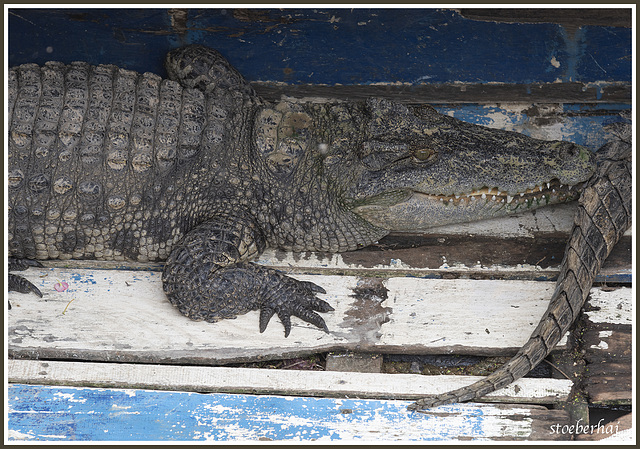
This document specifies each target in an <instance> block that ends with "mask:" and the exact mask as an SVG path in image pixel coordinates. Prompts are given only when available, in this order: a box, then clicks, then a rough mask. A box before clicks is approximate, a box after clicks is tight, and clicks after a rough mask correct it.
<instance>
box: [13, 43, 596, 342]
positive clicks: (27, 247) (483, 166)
mask: <svg viewBox="0 0 640 449" xmlns="http://www.w3.org/2000/svg"><path fill="white" fill-rule="evenodd" d="M168 72H169V73H170V74H171V76H173V77H175V79H176V80H177V81H178V82H175V81H171V80H163V79H161V78H160V77H158V76H156V75H153V74H149V73H146V74H138V73H134V72H131V71H128V70H124V69H120V68H117V67H115V66H110V65H107V66H96V67H94V66H90V65H88V64H85V63H81V62H79V63H72V64H71V65H68V66H65V65H63V64H60V63H55V62H51V63H47V64H45V65H44V66H43V67H39V66H36V65H33V64H27V65H23V66H20V67H17V68H12V69H10V70H9V89H8V92H9V102H8V104H9V132H8V134H9V180H8V184H9V227H8V229H9V255H10V256H11V257H12V258H15V259H39V260H44V259H71V258H75V259H96V260H137V261H143V262H146V261H162V260H166V264H165V269H164V272H163V288H164V291H165V292H166V294H167V296H168V298H169V300H170V301H171V302H172V303H173V304H174V305H175V306H176V307H177V308H178V310H180V312H182V313H183V314H185V315H186V316H188V317H190V318H193V319H196V320H207V321H211V322H215V321H217V320H220V319H224V318H231V317H234V316H236V315H238V314H242V313H245V312H246V311H248V310H257V309H259V310H260V311H261V313H260V330H261V331H263V330H264V329H265V328H266V325H267V323H268V321H269V319H270V318H271V317H272V316H273V315H277V316H278V317H279V318H280V320H281V322H282V323H283V325H284V327H285V335H288V334H289V332H290V329H291V320H290V317H291V316H292V315H294V316H297V317H299V318H301V319H303V320H306V321H308V322H310V323H312V324H314V325H315V326H317V327H318V328H320V329H321V330H327V328H326V325H325V323H324V321H323V320H322V318H321V317H320V316H319V315H318V314H317V313H316V312H327V311H330V310H332V308H331V306H329V305H328V304H327V303H326V302H324V301H322V300H320V299H318V298H316V294H317V293H321V292H322V291H323V290H322V289H321V288H320V287H318V286H315V285H313V284H310V283H305V282H300V281H297V280H294V279H292V278H289V277H286V276H284V275H283V274H281V273H277V272H275V271H273V270H268V269H265V268H264V267H260V266H258V265H255V264H253V263H250V261H251V260H252V259H253V258H255V257H256V256H257V255H258V254H260V252H261V251H263V250H264V248H265V247H267V246H271V247H278V248H281V249H287V250H293V251H322V252H341V251H351V250H355V249H358V248H361V247H363V246H366V245H369V244H371V243H372V242H375V241H376V240H378V239H380V238H381V237H383V236H384V235H386V234H387V233H388V232H390V231H393V230H407V229H409V230H416V231H418V230H422V229H424V228H428V227H430V226H436V225H440V224H443V223H449V222H464V221H470V220H476V219H481V218H486V217H492V216H500V215H506V214H508V213H512V212H518V211H520V210H523V209H525V208H535V207H538V206H542V205H545V204H548V203H555V202H560V201H568V200H571V199H573V198H574V197H575V196H577V195H578V190H579V188H580V185H581V183H583V182H584V181H586V180H587V179H588V178H589V177H590V176H591V174H592V173H593V170H594V156H593V154H592V153H590V152H589V151H587V150H585V149H584V148H581V147H579V146H578V145H574V144H572V143H569V142H547V141H541V140H536V139H532V138H528V137H526V136H522V135H519V134H517V133H510V132H505V131H498V130H492V129H488V128H484V127H481V126H475V125H470V124H468V123H464V122H461V121H459V120H456V119H454V118H451V117H446V116H443V115H440V114H438V113H437V112H436V111H435V110H434V109H433V108H430V107H418V108H410V107H407V106H404V105H400V104H397V103H393V102H390V101H386V100H381V99H370V100H368V101H365V102H354V103H351V102H333V103H331V102H328V103H322V104H318V103H296V102H289V101H281V102H278V103H275V104H271V103H266V102H264V101H262V100H261V99H260V98H258V97H257V96H256V95H255V93H254V92H253V90H252V89H251V88H250V86H249V85H248V84H247V83H246V81H244V79H243V78H242V76H241V75H240V74H238V73H237V71H235V69H233V68H232V67H231V66H230V65H229V63H228V62H227V61H226V60H224V58H222V57H221V56H220V55H219V54H218V53H217V52H215V51H214V50H211V49H208V48H206V47H201V46H189V47H185V48H181V49H178V50H175V51H173V52H171V53H170V54H169V56H168ZM19 279H20V278H19V277H18V276H17V275H13V274H12V276H11V278H10V281H11V283H10V288H12V289H23V290H24V286H22V285H20V283H21V281H19Z"/></svg>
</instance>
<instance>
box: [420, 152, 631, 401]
mask: <svg viewBox="0 0 640 449" xmlns="http://www.w3.org/2000/svg"><path fill="white" fill-rule="evenodd" d="M630 149H631V146H630V142H625V141H620V140H619V141H615V142H612V143H610V144H607V145H605V146H604V147H603V148H602V149H601V150H599V151H598V153H599V159H600V163H599V167H598V171H597V173H596V175H595V176H594V177H593V178H592V179H591V181H590V182H589V185H588V186H587V188H586V190H585V191H584V192H583V194H582V195H581V198H580V201H579V203H578V210H577V212H576V215H575V218H574V224H573V228H572V231H571V235H570V237H569V242H568V243H567V247H566V250H565V254H564V258H563V261H562V264H561V270H560V273H559V275H558V281H557V283H556V289H555V291H554V293H553V296H552V297H551V301H550V303H549V307H548V308H547V310H546V312H545V313H544V315H543V316H542V318H541V320H540V323H539V324H538V326H537V327H536V329H535V330H534V331H533V333H532V335H531V337H530V338H529V340H528V341H527V343H526V344H525V345H524V346H523V347H522V348H521V349H520V350H519V351H518V353H517V354H516V355H515V356H514V357H513V358H512V359H511V360H510V361H509V362H507V363H506V364H505V365H504V366H502V367H501V368H500V369H499V370H498V371H496V372H494V373H492V374H490V375H489V376H487V377H485V378H484V379H482V380H480V381H478V382H475V383H473V384H471V385H469V386H467V387H463V388H459V389H457V390H454V391H451V392H448V393H444V394H441V395H438V396H435V397H428V398H424V399H420V400H418V401H416V402H415V403H413V404H411V405H410V406H409V409H410V410H415V411H423V410H425V409H428V408H431V407H436V406H438V405H444V404H450V403H454V402H464V401H469V400H472V399H475V398H479V397H481V396H484V395H486V394H488V393H491V392H493V391H495V390H498V389H500V388H503V387H505V386H507V385H509V384H510V383H511V382H513V381H515V380H516V379H519V378H521V377H523V376H524V375H526V374H527V373H529V371H531V370H532V369H533V368H534V367H535V366H536V365H538V363H540V362H541V361H542V360H543V359H544V358H545V357H546V356H547V355H548V354H549V352H550V351H551V350H552V349H553V348H554V347H555V345H556V344H558V342H559V341H560V339H561V338H562V336H563V335H564V334H565V333H566V332H567V330H568V329H569V327H570V326H571V324H572V323H573V321H574V320H575V318H576V317H577V315H578V314H579V312H580V310H581V308H582V306H583V305H584V303H585V301H586V299H587V296H588V295H589V291H590V290H591V285H592V284H593V280H594V279H595V277H596V275H597V274H598V272H599V271H600V268H601V267H602V264H603V263H604V261H605V259H606V258H607V256H608V255H609V253H610V252H611V250H612V249H613V246H614V245H615V244H616V242H617V241H618V240H619V239H620V237H622V235H623V234H624V232H625V231H626V230H627V229H628V228H629V227H630V226H631V193H632V181H631V151H630Z"/></svg>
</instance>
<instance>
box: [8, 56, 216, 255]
mask: <svg viewBox="0 0 640 449" xmlns="http://www.w3.org/2000/svg"><path fill="white" fill-rule="evenodd" d="M8 81H9V89H8V93H9V98H8V107H9V110H8V116H9V119H8V123H9V133H8V134H9V139H8V140H9V169H8V186H9V224H10V225H9V252H10V255H12V256H15V257H23V258H37V259H48V258H63V259H64V258H71V257H73V258H96V259H120V258H122V257H124V253H125V252H126V251H127V250H131V248H132V242H133V240H136V243H138V244H139V245H140V244H141V243H142V244H141V246H142V247H144V241H143V240H141V239H143V238H144V236H143V235H142V234H141V233H140V230H139V229H138V230H136V228H137V227H140V225H141V224H142V223H141V220H143V219H149V215H150V214H152V213H154V212H155V213H158V210H159V208H160V207H159V206H160V205H159V204H158V203H157V201H159V198H160V197H161V196H162V193H163V192H160V190H166V188H167V183H166V182H164V183H163V182H161V181H162V180H163V179H164V178H166V177H169V176H171V174H172V173H173V172H174V171H175V170H176V168H177V167H178V166H179V165H181V164H183V165H184V163H185V162H188V161H191V160H195V159H196V158H197V157H198V155H199V152H200V151H201V148H202V138H203V131H204V129H205V127H206V125H207V116H206V109H207V108H206V98H205V96H204V94H203V93H202V92H200V91H198V90H194V89H184V88H183V87H181V86H180V85H179V84H178V83H176V82H174V81H170V80H163V79H162V78H160V77H159V76H157V75H154V74H151V73H144V74H139V73H137V72H132V71H129V70H125V69H121V68H118V67H116V66H113V65H99V66H91V65H89V64H87V63H83V62H74V63H71V64H69V65H64V64H62V63H58V62H48V63H46V64H44V65H43V66H38V65H35V64H25V65H21V66H18V67H15V68H11V69H10V70H9V80H8ZM136 215H138V216H139V217H138V218H136ZM145 215H146V217H145ZM125 228H126V229H125ZM163 252H165V253H166V251H163ZM129 256H136V257H137V255H133V254H130V255H129ZM156 256H158V255H157V254H156ZM159 257H160V258H162V257H166V254H162V255H160V256H159ZM137 258H138V259H139V257H137ZM152 259H153V257H152Z"/></svg>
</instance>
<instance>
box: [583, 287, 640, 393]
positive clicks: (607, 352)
mask: <svg viewBox="0 0 640 449" xmlns="http://www.w3.org/2000/svg"><path fill="white" fill-rule="evenodd" d="M625 290H628V291H630V290H631V289H630V288H625ZM585 316H586V318H587V325H586V327H585V331H584V333H583V335H582V340H583V345H584V356H583V357H584V360H585V361H586V362H587V365H586V369H585V375H584V391H585V392H586V394H587V397H588V399H589V403H590V404H592V405H596V406H619V405H628V404H631V403H632V401H633V389H632V378H633V364H632V358H633V348H632V346H633V329H632V324H633V303H632V301H631V295H619V294H618V290H616V289H602V290H599V291H598V292H594V293H592V295H591V298H590V300H589V307H588V309H587V311H586V312H585Z"/></svg>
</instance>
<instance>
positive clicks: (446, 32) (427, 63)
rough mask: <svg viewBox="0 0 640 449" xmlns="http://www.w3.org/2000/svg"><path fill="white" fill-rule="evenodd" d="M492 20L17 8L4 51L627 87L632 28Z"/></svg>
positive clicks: (431, 79) (272, 77)
mask: <svg viewBox="0 0 640 449" xmlns="http://www.w3.org/2000/svg"><path fill="white" fill-rule="evenodd" d="M589 11H590V12H591V15H594V14H598V12H597V10H596V11H594V10H587V13H588V12H589ZM541 12H542V14H543V16H544V15H545V14H544V12H545V10H544V9H543V10H541ZM581 12H582V10H577V13H576V15H577V16H580V15H581ZM622 14H623V15H625V12H623V13H622ZM626 15H627V16H630V15H631V14H630V10H629V8H626ZM496 16H498V17H499V18H500V19H501V21H500V22H495V21H492V20H491V19H490V17H487V16H486V15H485V17H483V20H482V21H480V20H475V19H474V18H473V16H471V17H469V18H467V17H465V16H463V15H461V13H460V11H459V10H454V9H446V8H391V9H389V8H386V9H380V8H313V9H310V8H307V9H304V8H284V9H282V8H254V9H244V8H228V7H227V8H164V9H161V8H153V9H140V8H131V9H128V8H112V9H105V8H95V9H93V8H74V9H62V8H51V9H45V8H37V9H27V8H12V9H11V10H10V11H9V15H8V25H9V26H8V29H9V52H8V53H9V64H10V65H11V66H14V65H16V64H20V63H24V62H36V63H42V62H44V61H47V60H51V59H54V60H59V61H63V62H70V61H76V60H84V61H88V62H90V63H94V64H95V63H112V64H117V65H119V66H122V67H127V68H129V69H132V70H137V71H142V72H144V71H150V72H154V73H158V74H161V75H164V73H165V72H164V68H163V66H162V63H163V58H164V55H165V54H166V52H167V51H168V50H169V49H170V48H173V47H176V46H179V45H185V44H189V43H203V44H207V45H210V46H213V47H215V48H217V49H218V50H219V51H220V52H221V53H222V54H223V55H224V56H225V57H227V58H228V59H229V60H230V62H231V63H232V64H233V65H234V66H235V67H236V68H237V69H238V70H239V71H240V73H242V74H243V75H244V76H246V77H247V79H248V80H250V81H264V82H268V83H270V84H272V85H273V84H278V83H286V84H289V85H299V84H314V85H331V86H333V85H365V86H370V85H374V86H375V85H379V84H383V85H391V86H393V85H397V84H400V85H404V86H408V87H412V86H420V85H436V86H437V85H447V86H450V87H453V88H456V89H457V91H458V92H460V84H461V83H462V84H475V85H477V86H478V87H479V89H477V91H478V92H480V93H481V92H482V90H483V89H485V88H487V86H488V89H490V90H493V95H491V98H490V100H489V101H493V102H495V101H504V99H503V98H501V99H500V100H497V99H496V88H500V87H503V88H504V86H500V85H507V86H510V87H513V88H515V89H522V87H523V85H524V86H525V88H524V92H523V94H524V95H525V97H526V94H530V95H531V94H532V93H533V94H535V92H536V90H537V89H535V88H534V86H535V84H543V85H545V87H549V88H550V89H558V90H562V89H563V88H564V87H565V86H566V85H569V87H570V89H569V91H570V93H573V94H576V93H577V94H579V97H578V98H579V100H578V101H580V102H582V103H587V102H592V101H602V100H603V98H602V93H603V91H605V92H606V88H607V87H610V86H615V85H616V83H626V86H627V87H630V85H631V81H632V80H631V41H632V33H631V28H630V23H629V20H623V21H624V23H628V24H629V25H628V26H620V23H621V21H620V20H619V19H616V20H610V21H608V22H605V23H609V24H612V25H615V26H606V25H603V24H602V21H601V22H600V23H598V24H597V25H591V26H583V27H576V26H573V28H572V29H571V30H567V29H566V28H565V27H566V26H567V24H566V23H565V22H563V19H565V18H566V17H568V15H567V14H558V13H557V12H555V11H553V10H551V11H549V12H547V13H546V21H544V22H540V23H521V22H519V21H520V20H522V17H518V16H517V10H516V11H515V14H514V15H513V17H514V19H513V21H512V22H511V23H507V22H504V21H502V20H503V19H504V12H503V14H496ZM578 82H579V84H581V86H580V87H579V88H578V89H576V88H575V87H576V86H575V84H577V83H578ZM572 84H573V86H572ZM383 87H386V86H383ZM527 88H528V90H529V91H528V92H527ZM463 94H464V92H463ZM627 94H629V96H628V98H627V99H626V100H627V101H630V90H629V89H627ZM567 99H568V98H567V97H564V98H563V99H560V100H557V101H561V102H562V101H563V100H567ZM450 100H451V95H450V93H449V94H448V95H447V96H446V98H445V101H450ZM464 101H467V102H471V101H477V100H476V99H474V98H473V97H472V96H468V97H467V99H466V100H464ZM512 101H513V98H512ZM573 101H576V98H573ZM604 101H610V99H609V98H605V99H604ZM529 102H531V100H529Z"/></svg>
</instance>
